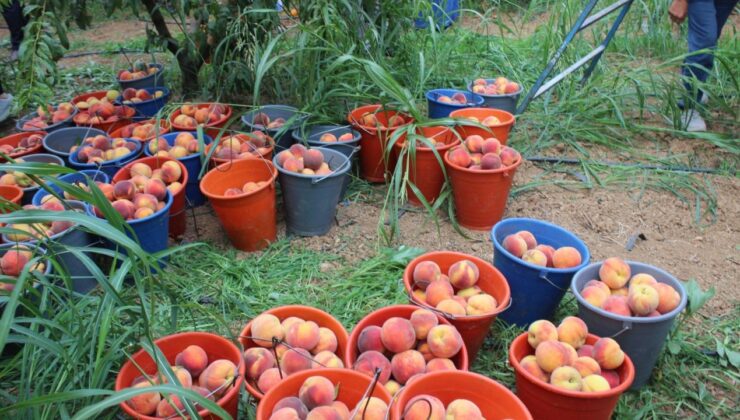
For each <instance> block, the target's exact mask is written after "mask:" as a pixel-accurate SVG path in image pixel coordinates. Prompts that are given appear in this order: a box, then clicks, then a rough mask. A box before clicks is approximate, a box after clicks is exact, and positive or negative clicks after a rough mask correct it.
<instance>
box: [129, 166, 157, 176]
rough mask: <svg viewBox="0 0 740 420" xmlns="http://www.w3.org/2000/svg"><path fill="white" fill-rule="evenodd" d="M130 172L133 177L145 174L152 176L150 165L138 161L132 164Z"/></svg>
mask: <svg viewBox="0 0 740 420" xmlns="http://www.w3.org/2000/svg"><path fill="white" fill-rule="evenodd" d="M129 172H130V173H131V176H132V177H133V176H136V175H143V176H145V177H147V178H149V177H151V176H152V168H151V167H150V166H149V165H147V164H145V163H141V162H137V163H134V164H133V165H131V169H130V170H129Z"/></svg>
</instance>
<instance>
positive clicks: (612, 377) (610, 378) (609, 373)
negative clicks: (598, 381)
mask: <svg viewBox="0 0 740 420" xmlns="http://www.w3.org/2000/svg"><path fill="white" fill-rule="evenodd" d="M601 376H603V377H604V379H606V382H607V383H608V384H609V388H610V389H611V388H616V387H618V386H619V384H620V382H621V379H620V378H619V374H618V373H617V372H616V371H615V370H603V369H602V371H601Z"/></svg>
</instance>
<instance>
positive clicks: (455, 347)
mask: <svg viewBox="0 0 740 420" xmlns="http://www.w3.org/2000/svg"><path fill="white" fill-rule="evenodd" d="M462 346H463V340H462V337H461V336H460V333H459V332H457V330H456V329H455V327H453V326H451V325H447V324H439V319H438V318H437V315H436V314H435V313H434V312H432V311H430V310H428V309H418V310H416V311H414V312H413V313H412V314H411V317H410V318H409V319H406V318H401V317H392V318H389V319H387V320H386V321H385V322H384V323H383V326H382V327H379V326H377V325H371V326H368V327H366V328H365V329H363V330H362V331H360V334H359V336H358V338H357V350H358V353H359V356H358V357H357V360H356V361H355V364H354V366H352V369H354V370H356V371H358V372H360V373H363V374H365V375H368V376H371V377H372V376H374V375H375V370H376V369H380V378H379V381H380V383H382V384H384V385H385V387H386V389H387V390H388V392H390V393H391V394H395V393H396V392H398V389H399V388H400V386H401V385H404V384H406V382H408V381H409V380H410V379H411V378H412V377H413V376H415V375H421V374H424V373H427V372H435V371H440V370H456V369H457V367H456V366H455V363H454V362H453V361H452V360H451V359H452V358H453V357H455V356H456V355H457V354H458V352H460V351H461V349H462ZM389 358H390V360H388V359H389Z"/></svg>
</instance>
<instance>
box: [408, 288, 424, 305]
mask: <svg viewBox="0 0 740 420" xmlns="http://www.w3.org/2000/svg"><path fill="white" fill-rule="evenodd" d="M411 293H412V295H413V297H414V299H415V300H416V301H417V302H419V303H427V294H426V292H425V291H423V290H420V289H414V291H413V292H411Z"/></svg>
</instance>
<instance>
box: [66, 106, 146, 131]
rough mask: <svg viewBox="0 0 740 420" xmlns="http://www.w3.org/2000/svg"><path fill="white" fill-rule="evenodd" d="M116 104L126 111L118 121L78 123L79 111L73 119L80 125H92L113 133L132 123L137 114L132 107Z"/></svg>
mask: <svg viewBox="0 0 740 420" xmlns="http://www.w3.org/2000/svg"><path fill="white" fill-rule="evenodd" d="M116 106H117V107H118V106H121V107H123V111H124V114H123V115H122V116H120V117H118V120H116V121H111V122H103V123H99V124H89V123H78V122H77V121H79V119H78V117H79V115H80V113H79V112H78V113H77V114H75V116H74V117H73V118H72V121H74V123H75V125H76V126H78V127H91V128H96V129H98V130H102V131H105V132H106V133H111V132H113V131H116V130H118V129H119V128H121V127H125V126H127V125H129V124H131V119H132V118H133V117H134V115H136V110H135V109H133V108H131V107H128V106H124V105H116Z"/></svg>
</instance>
